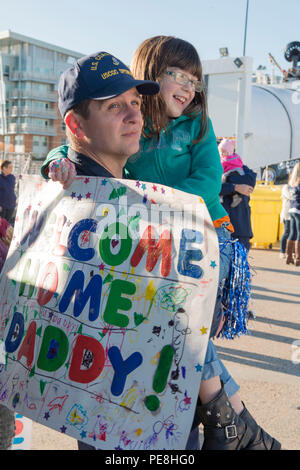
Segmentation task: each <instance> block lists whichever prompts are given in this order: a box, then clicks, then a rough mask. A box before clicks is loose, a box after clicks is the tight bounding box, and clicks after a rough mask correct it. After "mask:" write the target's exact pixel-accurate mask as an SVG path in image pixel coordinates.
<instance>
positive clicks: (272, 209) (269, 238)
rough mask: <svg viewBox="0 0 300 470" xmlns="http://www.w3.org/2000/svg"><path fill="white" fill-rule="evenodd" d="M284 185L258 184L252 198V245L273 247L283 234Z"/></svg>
mask: <svg viewBox="0 0 300 470" xmlns="http://www.w3.org/2000/svg"><path fill="white" fill-rule="evenodd" d="M281 191H282V185H278V186H277V185H276V186H275V185H272V184H271V185H265V184H257V185H256V186H255V188H254V191H253V193H252V195H251V198H250V207H251V225H252V231H253V235H254V236H253V238H252V239H251V245H252V247H255V248H256V247H260V246H261V247H263V248H272V245H273V244H274V243H276V242H277V241H278V240H279V238H280V237H281V234H282V224H281V223H280V211H281V207H282V200H281Z"/></svg>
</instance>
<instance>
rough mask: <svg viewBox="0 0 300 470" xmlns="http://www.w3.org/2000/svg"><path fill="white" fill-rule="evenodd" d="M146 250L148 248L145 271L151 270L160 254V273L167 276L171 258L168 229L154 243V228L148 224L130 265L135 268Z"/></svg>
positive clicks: (170, 242) (170, 241)
mask: <svg viewBox="0 0 300 470" xmlns="http://www.w3.org/2000/svg"><path fill="white" fill-rule="evenodd" d="M146 250H148V252H147V261H146V269H147V271H149V272H151V271H152V270H153V268H154V266H155V265H156V263H157V260H158V258H159V256H160V255H162V262H161V275H162V276H164V277H166V276H168V274H170V271H171V260H172V258H171V254H172V238H171V233H170V231H169V230H164V232H163V233H162V234H161V236H160V237H159V240H158V242H157V243H156V240H155V230H154V228H153V227H152V226H151V225H148V227H147V228H146V230H145V232H144V233H143V236H142V238H141V239H140V241H139V244H138V246H137V247H136V249H135V251H134V253H133V255H132V258H131V261H130V264H131V266H133V267H134V268H135V267H136V266H137V265H138V264H139V262H140V261H141V259H142V257H143V255H144V253H145V251H146Z"/></svg>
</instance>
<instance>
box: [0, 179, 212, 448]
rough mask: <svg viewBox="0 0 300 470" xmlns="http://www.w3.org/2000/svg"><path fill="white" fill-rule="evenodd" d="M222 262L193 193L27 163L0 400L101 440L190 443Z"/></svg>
mask: <svg viewBox="0 0 300 470" xmlns="http://www.w3.org/2000/svg"><path fill="white" fill-rule="evenodd" d="M218 264H219V252H218V242H217V237H216V233H215V230H214V229H213V225H212V222H211V219H210V217H209V214H208V211H207V208H206V205H205V204H204V203H203V200H202V199H201V198H199V197H198V196H193V195H189V194H186V193H184V192H181V191H176V190H174V189H172V188H169V187H163V186H160V185H155V184H152V183H145V182H139V181H129V180H128V181H126V180H117V179H108V178H107V179H105V178H91V177H77V178H76V181H75V182H74V183H73V184H72V186H71V187H70V188H69V189H68V190H66V191H64V190H63V189H62V188H61V185H60V184H59V183H53V182H47V181H45V180H42V179H41V178H40V177H38V176H36V177H35V176H28V175H26V176H23V177H21V181H20V197H19V206H18V211H17V218H16V225H15V229H14V235H13V240H12V243H11V246H10V250H9V253H8V258H7V260H6V262H5V265H4V268H3V271H2V274H1V281H0V320H1V323H0V326H2V333H1V338H2V346H3V350H4V352H3V354H2V364H0V403H1V404H4V405H6V406H8V407H9V408H11V409H12V410H14V411H15V412H18V413H20V414H22V415H24V416H26V417H28V418H30V419H32V420H35V421H38V422H40V423H42V424H44V425H46V426H49V427H51V428H54V429H56V430H57V431H59V432H61V433H66V434H68V435H70V436H72V437H74V438H76V439H78V440H81V441H84V442H86V443H88V444H91V445H93V446H95V447H96V448H100V449H124V450H127V449H130V450H132V449H154V450H155V449H184V448H185V445H186V441H187V439H188V435H189V431H190V427H191V424H192V420H193V415H194V410H195V406H196V401H197V395H198V390H199V385H200V379H201V373H202V369H203V364H204V360H205V354H206V347H207V342H208V338H209V332H210V325H211V319H212V313H213V308H214V303H215V298H216V291H217V283H218V269H219V267H218ZM0 362H1V360H0Z"/></svg>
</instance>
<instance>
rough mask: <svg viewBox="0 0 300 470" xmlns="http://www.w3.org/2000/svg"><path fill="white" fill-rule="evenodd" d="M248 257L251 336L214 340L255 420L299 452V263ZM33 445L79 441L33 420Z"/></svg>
mask: <svg viewBox="0 0 300 470" xmlns="http://www.w3.org/2000/svg"><path fill="white" fill-rule="evenodd" d="M249 256H250V258H249V260H250V263H251V265H252V267H253V269H254V276H253V294H252V300H251V307H252V309H253V311H255V314H256V319H255V320H252V321H251V322H250V324H249V327H250V330H251V336H244V337H240V338H238V339H236V340H234V341H228V340H221V339H219V340H217V341H216V342H215V343H216V345H217V349H218V351H219V355H220V358H221V359H223V360H224V363H225V364H226V366H227V367H228V369H229V371H230V373H231V375H232V376H233V377H234V378H235V380H236V381H237V382H238V383H239V385H240V387H241V389H240V395H241V398H242V400H243V401H244V403H245V405H246V406H247V408H248V410H249V411H250V412H251V414H252V415H253V416H254V417H255V419H256V420H257V422H258V423H259V424H260V425H261V426H262V427H264V429H265V430H266V431H268V432H269V433H270V434H271V435H273V436H274V437H276V438H277V439H278V440H279V441H280V442H281V443H282V447H283V449H286V450H300V267H299V268H297V267H295V266H294V265H286V264H285V261H284V260H281V259H279V252H278V250H276V249H273V250H268V251H267V250H259V249H257V250H251V251H250V254H249ZM297 341H298V343H297ZM32 449H34V450H64V449H65V450H72V449H77V443H76V441H75V440H74V439H72V438H70V437H68V436H65V435H63V434H60V433H58V432H56V431H53V430H52V429H50V428H46V427H44V426H42V425H40V424H37V423H33V436H32Z"/></svg>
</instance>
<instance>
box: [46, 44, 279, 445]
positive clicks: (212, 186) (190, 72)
mask: <svg viewBox="0 0 300 470" xmlns="http://www.w3.org/2000/svg"><path fill="white" fill-rule="evenodd" d="M131 68H132V72H133V75H134V76H135V77H136V78H140V79H141V78H143V79H149V80H154V81H158V82H159V84H160V90H161V91H160V94H159V95H156V96H153V97H152V98H151V99H148V98H147V97H145V99H143V101H142V113H143V115H144V128H143V136H142V138H141V141H140V151H139V153H138V154H136V155H134V156H133V157H132V158H130V159H129V161H128V164H127V166H126V168H127V170H128V172H129V174H130V177H131V178H133V179H140V180H143V181H151V182H154V183H158V184H164V185H167V186H171V187H173V188H176V189H180V190H182V191H186V192H188V193H191V194H197V195H199V196H201V197H202V198H203V199H204V201H205V203H206V205H207V208H208V211H209V213H210V215H211V218H212V220H213V221H214V225H215V228H216V231H217V234H218V238H219V242H220V285H219V289H218V295H217V301H216V307H215V312H214V320H213V324H212V329H211V336H214V335H216V334H217V333H218V330H219V329H220V327H219V325H220V321H221V319H222V315H223V314H222V305H221V304H222V301H224V298H225V297H226V295H225V297H224V295H223V292H222V288H223V286H224V282H225V280H226V279H227V278H228V275H229V271H230V266H231V264H232V255H233V251H234V252H235V253H236V252H237V250H233V248H232V245H233V244H232V243H231V235H230V233H231V231H232V227H231V224H230V220H229V217H228V215H227V213H226V211H225V210H224V209H223V207H222V205H221V203H220V200H219V192H220V189H221V177H222V173H223V171H222V165H221V162H220V156H219V152H218V148H217V142H216V137H215V135H214V131H213V128H212V124H211V122H210V119H209V118H208V115H207V104H206V95H205V90H204V83H203V77H202V67H201V63H200V59H199V56H198V54H197V51H196V50H195V48H194V47H193V46H192V45H191V44H189V43H188V42H186V41H183V40H181V39H177V38H174V37H166V36H156V37H154V38H151V39H148V40H146V41H144V42H143V43H142V44H141V45H140V47H139V48H138V49H137V51H136V53H135V55H134V58H133V61H132V66H131ZM66 152H67V148H66V147H60V148H59V149H55V150H54V151H52V152H50V154H49V156H48V158H47V160H46V161H45V163H44V165H43V168H42V174H44V176H45V173H44V171H45V169H46V167H48V164H49V163H50V162H51V161H52V160H56V161H55V162H54V163H53V164H50V165H49V176H50V177H52V178H53V179H55V180H60V181H61V182H64V183H65V187H66V186H67V185H68V184H70V182H71V181H72V176H70V171H69V168H70V167H69V163H67V162H66V163H65V164H64V163H63V160H61V159H60V157H66ZM57 159H60V160H58V161H57ZM58 164H59V165H61V171H60V172H57V168H58ZM52 165H53V166H52ZM63 168H65V169H66V170H65V171H64V174H63ZM241 253H243V249H242V248H241ZM244 260H245V258H244ZM237 288H238V286H237ZM227 291H228V290H227ZM246 294H247V293H246ZM231 300H232V299H231ZM228 304H229V302H228ZM246 304H247V302H246ZM240 313H241V312H240ZM225 318H226V317H225ZM225 324H226V326H227V334H228V336H229V337H231V336H234V335H235V334H237V333H238V334H239V333H241V332H246V328H245V322H242V324H238V323H237V321H236V317H234V318H233V317H232V316H231V315H230V314H229V315H228V316H227V318H226V321H225ZM203 369H204V372H203V375H202V382H201V386H200V392H199V398H200V403H199V406H198V407H197V413H196V417H195V421H194V428H195V431H196V434H197V432H198V427H197V424H199V420H200V421H202V423H203V424H204V438H205V439H204V445H203V447H202V448H203V449H207V450H209V449H212V450H215V449H242V448H247V449H264V450H265V449H274V448H279V447H280V444H279V443H278V442H277V441H275V440H274V439H273V438H271V437H270V436H269V435H268V434H267V433H265V431H263V430H262V429H261V428H260V427H259V426H258V425H257V424H256V423H255V421H254V419H253V418H252V417H251V415H250V414H249V412H248V411H247V409H246V408H244V406H243V404H242V402H241V400H240V398H239V395H238V389H239V387H238V386H237V384H236V383H235V382H234V380H233V379H232V377H230V375H229V373H228V371H227V370H226V369H225V367H224V365H223V364H222V362H221V361H220V360H219V359H218V357H217V354H216V350H215V347H214V345H213V343H212V342H211V341H209V344H208V350H207V355H206V361H205V366H204V368H203ZM228 397H229V399H228ZM196 441H197V443H196V444H195V445H194V444H193V443H192V442H188V445H187V449H192V448H194V449H195V448H199V447H197V446H198V439H197V435H196Z"/></svg>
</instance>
